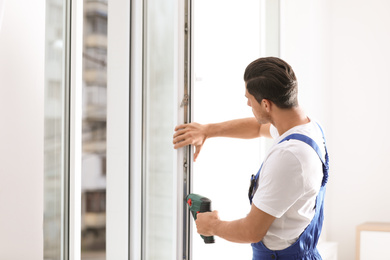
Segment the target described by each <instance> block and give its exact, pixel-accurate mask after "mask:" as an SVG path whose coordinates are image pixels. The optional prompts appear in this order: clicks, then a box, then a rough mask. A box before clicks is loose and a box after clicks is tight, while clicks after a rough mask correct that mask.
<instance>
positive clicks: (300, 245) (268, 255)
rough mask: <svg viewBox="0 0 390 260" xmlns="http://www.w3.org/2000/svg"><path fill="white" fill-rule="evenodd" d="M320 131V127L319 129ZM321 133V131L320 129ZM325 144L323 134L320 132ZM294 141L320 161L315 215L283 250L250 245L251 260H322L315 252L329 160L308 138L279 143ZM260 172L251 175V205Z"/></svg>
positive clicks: (322, 211)
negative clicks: (314, 154)
mask: <svg viewBox="0 0 390 260" xmlns="http://www.w3.org/2000/svg"><path fill="white" fill-rule="evenodd" d="M320 129H321V127H320ZM321 131H322V129H321ZM322 135H323V138H324V144H325V137H324V133H323V132H322ZM290 139H296V140H300V141H302V142H305V143H307V144H308V145H310V146H311V147H312V148H313V149H314V150H315V151H316V152H317V154H318V156H319V157H320V159H321V161H322V169H323V178H322V184H321V188H320V191H319V193H318V195H317V198H316V206H315V215H314V217H313V219H312V221H311V222H310V224H309V225H308V226H307V227H306V229H305V230H304V231H303V233H302V234H301V235H300V236H299V238H298V240H297V241H296V242H295V243H294V244H292V245H291V246H289V247H288V248H286V249H283V250H277V251H272V250H270V249H268V248H267V247H266V246H265V245H264V244H263V242H262V241H260V242H258V243H253V244H252V250H253V259H252V260H265V259H278V260H294V259H296V260H320V259H322V258H321V256H320V254H319V253H318V251H317V248H316V246H317V242H318V239H319V237H320V234H321V229H322V223H323V220H324V196H325V189H326V188H325V186H326V183H327V181H328V171H329V158H328V152H327V150H326V146H325V161H324V160H323V159H322V156H321V151H320V149H319V147H318V145H317V144H316V143H315V142H314V140H313V139H311V138H310V137H308V136H305V135H301V134H291V135H289V136H287V137H286V138H284V139H283V140H282V141H280V142H279V143H281V142H284V141H287V140H290ZM260 171H261V167H260V170H259V172H258V173H257V174H256V176H253V175H252V178H251V187H250V189H249V194H248V195H249V200H250V203H251V204H252V198H253V189H254V187H256V182H257V180H258V178H259V174H260Z"/></svg>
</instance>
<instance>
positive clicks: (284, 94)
mask: <svg viewBox="0 0 390 260" xmlns="http://www.w3.org/2000/svg"><path fill="white" fill-rule="evenodd" d="M244 81H245V83H246V88H247V90H248V92H249V94H251V95H253V96H254V97H255V99H256V100H257V102H259V103H260V102H261V101H262V100H263V99H268V100H270V101H272V102H273V103H274V104H275V105H276V106H278V107H279V108H292V107H295V106H297V105H298V82H297V79H296V77H295V74H294V71H293V69H292V68H291V66H290V65H289V64H288V63H287V62H285V61H283V60H282V59H279V58H276V57H266V58H260V59H257V60H255V61H253V62H252V63H250V64H249V65H248V66H247V67H246V69H245V73H244Z"/></svg>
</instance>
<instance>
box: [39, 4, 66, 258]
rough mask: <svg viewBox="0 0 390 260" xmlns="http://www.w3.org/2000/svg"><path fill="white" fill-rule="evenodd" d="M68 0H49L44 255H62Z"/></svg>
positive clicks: (46, 57) (46, 68) (47, 7)
mask: <svg viewBox="0 0 390 260" xmlns="http://www.w3.org/2000/svg"><path fill="white" fill-rule="evenodd" d="M65 3H66V1H65V0H47V1H46V36H45V37H46V40H45V41H46V42H45V51H46V55H45V59H46V60H45V111H44V113H45V144H44V146H45V147H44V151H45V155H44V167H45V168H44V222H43V223H44V224H43V225H44V259H47V260H49V259H50V260H51V259H62V250H63V248H62V245H63V240H62V239H63V237H64V234H63V232H64V230H63V219H62V217H63V216H64V206H63V203H62V202H63V201H64V189H63V187H64V181H63V180H64V179H63V178H64V170H63V169H64V167H65V166H64V149H65V146H64V129H65V126H64V112H65V111H64V105H65V103H64V100H65V81H64V75H65V73H64V68H65V66H64V64H65V60H64V47H65V42H66V41H65V37H64V35H65V30H64V28H66V26H65V23H66V20H65V9H66V5H65Z"/></svg>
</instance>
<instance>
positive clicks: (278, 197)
mask: <svg viewBox="0 0 390 260" xmlns="http://www.w3.org/2000/svg"><path fill="white" fill-rule="evenodd" d="M270 131H271V135H272V137H273V138H274V139H275V142H274V145H273V146H272V147H271V149H270V151H269V154H268V155H267V157H266V158H265V160H264V163H263V167H262V169H261V172H260V176H259V180H258V188H257V190H256V193H255V194H254V196H253V203H254V205H255V206H256V207H257V208H259V209H260V210H262V211H264V212H266V213H268V214H270V215H272V216H274V217H276V219H275V221H274V222H273V223H272V225H271V227H270V228H269V230H268V232H267V234H266V235H265V237H264V238H263V243H264V245H265V246H266V247H267V248H269V249H271V250H282V249H285V248H287V247H289V246H290V245H291V244H293V243H294V242H295V241H296V240H297V239H298V237H299V235H300V234H301V233H302V232H303V231H304V229H305V228H306V227H307V226H308V225H309V224H310V222H311V220H312V218H313V217H314V213H315V209H314V207H315V201H316V197H317V194H318V192H319V190H320V187H321V181H322V177H323V173H322V162H321V160H320V159H319V157H318V155H317V153H316V152H315V150H314V149H313V148H312V147H311V146H310V145H308V144H306V143H305V142H302V141H300V140H295V139H291V140H289V141H284V142H282V143H280V144H278V143H279V142H280V141H281V140H282V139H283V138H285V137H286V136H288V135H290V134H292V133H300V134H304V135H306V136H308V137H310V138H312V139H313V140H314V141H315V142H316V143H317V145H318V146H319V148H320V150H321V153H322V157H324V156H325V147H324V141H323V137H322V132H321V130H320V129H319V127H318V125H317V123H316V122H314V121H311V122H309V123H307V124H304V125H299V126H296V127H293V128H291V129H290V130H288V131H287V132H285V133H284V134H283V135H281V136H279V134H278V131H277V129H276V128H275V127H274V126H271V128H270ZM323 159H324V158H323Z"/></svg>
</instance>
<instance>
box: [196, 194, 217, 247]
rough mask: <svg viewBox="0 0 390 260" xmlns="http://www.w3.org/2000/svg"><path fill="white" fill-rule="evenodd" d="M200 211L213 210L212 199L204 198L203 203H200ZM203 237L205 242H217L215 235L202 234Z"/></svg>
mask: <svg viewBox="0 0 390 260" xmlns="http://www.w3.org/2000/svg"><path fill="white" fill-rule="evenodd" d="M199 212H200V213H203V212H211V200H209V199H207V198H205V199H202V203H201V204H200V211H199ZM200 236H201V237H202V238H203V241H204V243H205V244H212V243H214V242H215V240H214V236H209V237H206V236H202V235H200Z"/></svg>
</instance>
